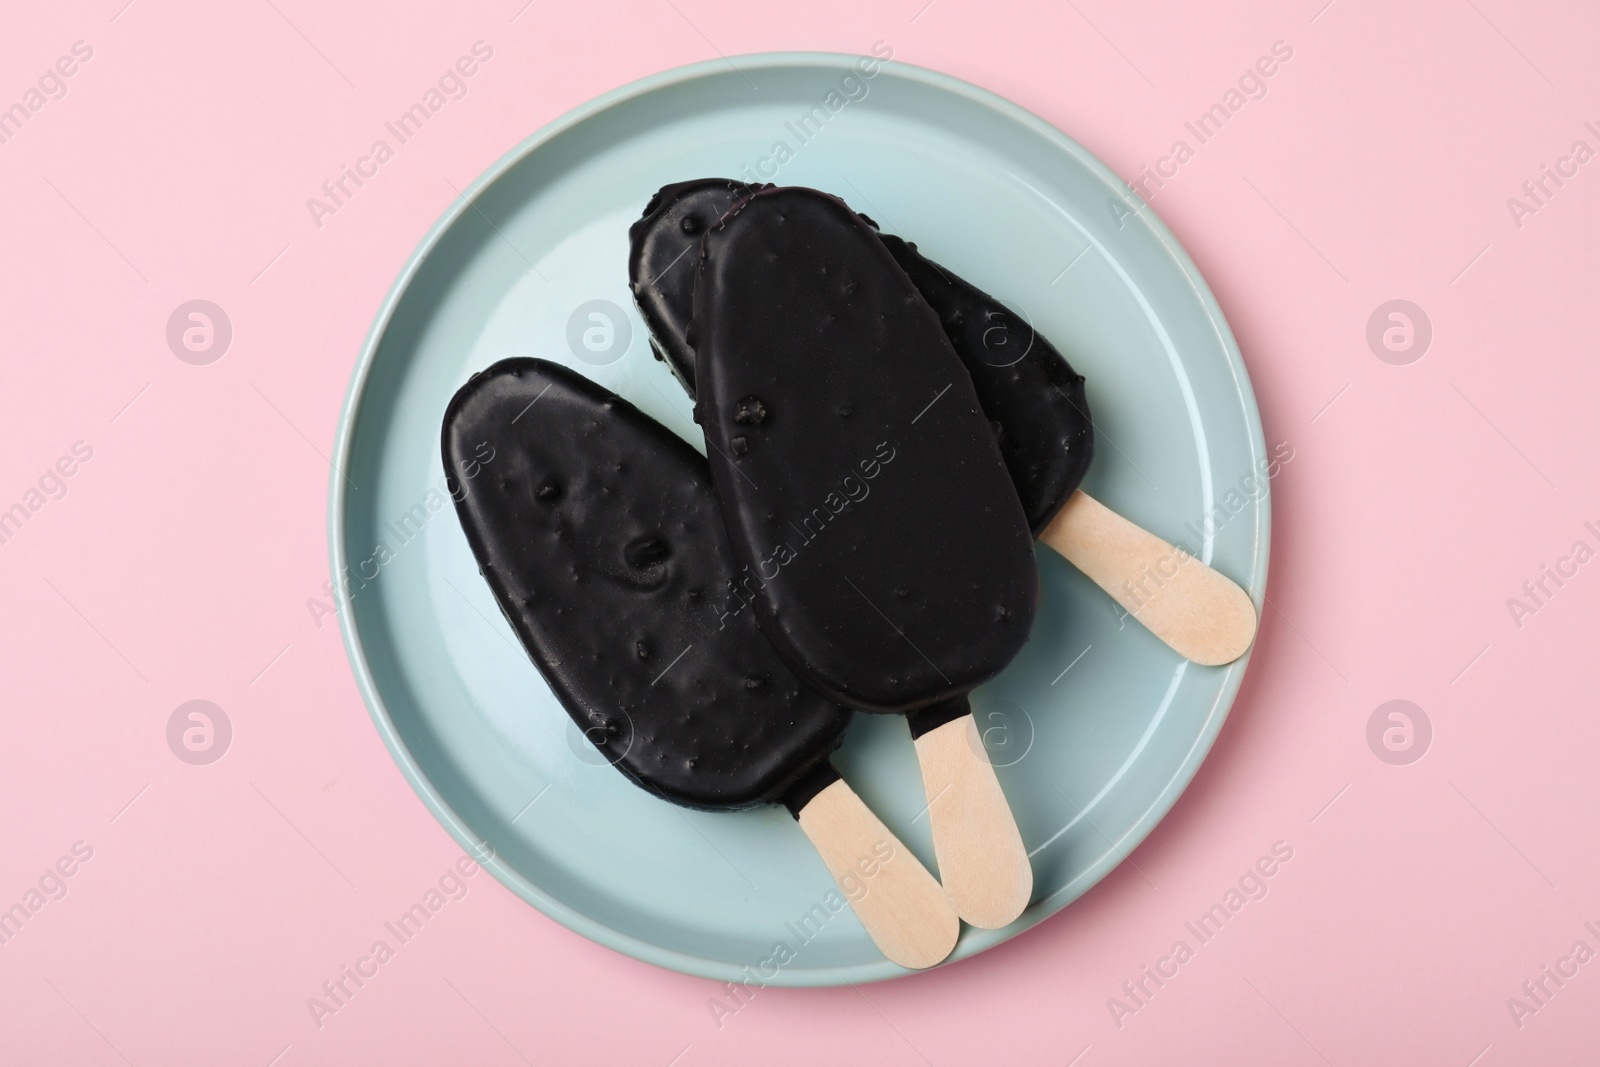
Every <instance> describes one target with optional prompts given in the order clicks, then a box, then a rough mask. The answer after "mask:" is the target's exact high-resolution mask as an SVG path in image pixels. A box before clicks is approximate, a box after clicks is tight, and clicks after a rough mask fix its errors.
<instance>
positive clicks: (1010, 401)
mask: <svg viewBox="0 0 1600 1067" xmlns="http://www.w3.org/2000/svg"><path fill="white" fill-rule="evenodd" d="M748 191H749V187H748V186H745V185H742V184H740V183H738V182H734V181H730V180H728V179H725V178H702V179H697V180H695V181H687V182H679V183H677V184H675V185H668V186H665V187H664V188H662V189H661V190H660V191H659V192H657V193H656V195H655V196H654V197H653V198H652V199H651V201H650V203H649V204H648V205H647V206H646V208H645V212H644V215H643V216H642V217H641V218H640V219H639V221H637V222H635V223H634V224H633V227H632V228H631V229H630V230H629V237H630V238H631V250H630V255H629V259H628V272H629V280H630V282H631V284H632V288H633V294H634V299H635V300H636V301H637V302H638V304H639V309H640V312H641V313H642V314H643V316H644V319H645V322H646V324H647V325H648V326H649V327H650V332H651V334H652V342H651V343H652V347H653V348H654V349H655V352H656V357H657V358H658V359H661V358H665V360H666V363H667V365H668V366H669V367H670V368H672V372H673V374H675V375H676V376H677V378H678V380H679V381H680V382H682V383H683V385H684V388H686V389H687V390H688V391H689V394H690V395H691V396H692V395H694V349H693V348H692V347H691V346H690V345H689V343H688V340H687V335H688V333H689V327H690V321H691V319H692V318H693V314H694V308H693V301H694V266H695V265H694V257H695V255H696V253H697V252H698V249H699V246H700V240H701V237H702V236H703V234H704V232H705V231H706V230H707V229H708V228H710V227H711V226H713V225H715V224H716V222H717V220H718V219H720V218H721V217H722V215H723V214H724V213H726V212H727V210H728V208H729V207H731V206H732V205H733V202H734V201H735V200H736V199H738V197H739V196H741V195H743V194H745V193H747V192H748ZM868 221H870V220H868ZM880 239H881V240H882V241H883V243H884V246H885V247H886V248H887V249H888V250H889V252H890V254H891V255H893V256H894V258H895V261H896V262H897V263H899V264H900V267H901V269H903V270H904V271H905V272H906V274H907V275H908V276H909V277H910V278H911V281H912V284H913V285H915V286H916V287H917V289H918V291H919V292H921V293H922V297H923V299H924V300H926V301H927V302H928V304H929V306H930V307H932V308H933V310H934V312H935V313H936V314H937V315H938V316H939V321H940V325H941V326H943V328H944V331H945V335H946V336H947V337H948V338H949V339H950V342H951V344H952V345H953V346H954V348H955V350H956V354H957V355H958V356H960V357H961V362H962V363H963V364H964V365H965V366H966V368H967V372H968V374H970V375H971V376H972V385H973V389H974V390H975V391H976V392H977V394H978V402H979V404H981V405H982V406H983V411H984V414H985V415H986V416H987V417H988V418H989V421H990V422H991V423H992V424H993V426H994V430H995V437H996V440H997V442H998V443H999V446H1000V454H1001V456H1002V457H1003V458H1004V460H1005V464H1006V471H1007V472H1008V473H1009V474H1010V475H1011V480H1012V483H1013V484H1014V485H1015V486H1016V490H1017V496H1018V497H1019V498H1020V499H1021V501H1022V509H1023V512H1024V513H1025V514H1026V516H1027V519H1028V527H1029V529H1031V530H1032V531H1033V532H1034V534H1035V535H1037V534H1038V533H1040V532H1041V531H1042V530H1043V529H1044V528H1045V527H1046V526H1048V525H1049V524H1050V520H1051V519H1052V518H1054V517H1055V514H1056V512H1057V511H1058V510H1060V508H1061V505H1062V504H1064V503H1066V500H1067V497H1069V496H1071V495H1072V491H1073V490H1074V489H1076V488H1077V487H1078V483H1080V482H1081V481H1082V480H1083V476H1084V473H1085V472H1086V471H1087V470H1088V467H1089V461H1090V460H1091V459H1092V458H1093V455H1094V428H1093V424H1092V421H1091V419H1090V416H1089V405H1088V402H1087V400H1086V399H1085V397H1084V383H1083V376H1082V375H1080V374H1077V373H1076V372H1074V371H1073V369H1072V367H1071V365H1070V364H1068V363H1067V361H1066V359H1065V358H1063V357H1062V355H1061V353H1060V352H1059V351H1057V350H1056V348H1055V346H1054V345H1052V344H1051V343H1050V342H1049V340H1048V339H1046V338H1045V337H1044V336H1042V335H1041V334H1039V333H1037V332H1036V331H1035V330H1034V329H1033V327H1032V325H1031V324H1030V323H1029V322H1027V320H1026V319H1024V318H1022V317H1020V316H1018V315H1016V314H1015V313H1014V312H1012V311H1011V310H1010V309H1008V308H1007V307H1006V306H1005V305H1004V304H1002V303H1000V302H999V301H998V300H996V299H994V298H993V297H991V296H989V295H988V294H987V293H984V292H983V291H982V290H980V289H978V288H977V287H976V286H974V285H972V284H970V283H968V282H967V281H965V280H963V279H962V278H961V277H959V276H958V275H956V274H953V273H952V272H950V271H949V270H947V269H945V268H944V267H941V266H940V265H939V264H937V263H935V262H933V261H932V260H930V259H928V258H927V257H925V256H923V255H921V254H920V253H919V252H918V251H917V247H916V245H914V244H911V243H909V242H907V241H904V240H901V239H900V238H898V237H895V236H893V235H890V234H880Z"/></svg>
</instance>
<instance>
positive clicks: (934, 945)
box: [795, 779, 961, 970]
mask: <svg viewBox="0 0 1600 1067" xmlns="http://www.w3.org/2000/svg"><path fill="white" fill-rule="evenodd" d="M795 818H796V820H797V821H798V822H799V823H800V828H801V829H802V830H804V831H805V834H806V836H807V837H809V838H810V839H811V843H812V844H813V845H815V846H816V849H817V853H818V854H819V855H820V856H821V857H822V861H823V863H825V864H827V867H828V873H830V874H832V875H833V880H834V881H835V882H837V883H838V885H839V889H840V891H841V892H842V893H844V896H845V899H847V900H849V901H850V904H851V906H852V907H853V908H854V909H855V913H856V918H858V919H860V920H861V925H862V926H864V927H865V928H866V931H867V934H868V935H869V936H871V938H872V940H873V943H874V944H876V945H877V946H878V949H879V951H881V952H882V953H883V954H884V956H886V957H887V958H888V959H889V960H891V961H893V962H894V963H898V964H899V965H900V966H902V967H909V968H912V969H914V970H920V969H922V968H924V967H932V966H933V965H934V964H936V963H940V962H942V961H943V960H944V959H945V957H947V956H949V955H950V953H951V951H952V950H953V949H954V948H955V947H956V937H957V936H958V935H959V934H960V933H961V920H960V919H959V918H958V917H957V916H956V911H955V908H954V907H953V906H952V905H951V903H950V898H949V896H948V895H946V893H945V891H944V887H943V886H941V885H940V884H939V883H938V882H937V881H936V880H935V879H934V877H933V875H931V874H929V873H928V869H927V868H926V867H924V866H923V865H922V861H921V860H919V859H917V857H916V856H915V855H914V854H913V853H912V851H911V850H910V849H908V848H906V846H905V845H904V844H903V843H902V842H901V841H900V839H899V838H897V837H896V836H895V835H894V834H893V833H892V832H891V831H890V830H889V828H888V827H887V826H885V825H884V824H883V822H882V820H880V819H879V818H878V817H877V816H876V815H874V814H873V813H872V811H871V809H869V808H868V807H867V806H866V804H865V803H863V802H862V800H861V798H860V797H858V796H856V793H855V790H853V789H851V788H850V786H849V785H848V784H847V783H846V782H845V781H844V780H843V779H841V780H839V781H836V782H834V783H833V784H832V785H829V786H828V787H827V788H825V789H823V790H822V791H821V792H820V793H818V794H817V795H816V796H815V797H813V798H812V799H811V800H810V801H809V802H808V803H807V804H806V805H805V807H803V808H801V809H800V812H799V814H798V815H796V816H795ZM851 887H854V888H853V889H852V888H851Z"/></svg>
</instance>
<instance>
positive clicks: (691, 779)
mask: <svg viewBox="0 0 1600 1067" xmlns="http://www.w3.org/2000/svg"><path fill="white" fill-rule="evenodd" d="M486 450H492V451H488V452H487V455H488V456H489V458H487V459H486V458H485V455H486ZM443 451H444V465H445V470H446V471H447V472H448V473H449V475H450V477H451V487H452V495H453V496H454V497H455V498H456V512H457V515H458V516H459V517H460V519H461V527H462V529H463V530H464V531H465V532H466V535H467V542H468V544H470V545H471V546H472V552H473V555H474V556H475V557H476V558H477V560H478V566H479V568H480V570H481V571H482V572H483V576H484V578H485V580H486V581H488V583H489V587H490V589H492V590H493V591H494V597H495V601H496V602H497V603H498V604H499V605H500V610H501V611H502V612H503V613H504V614H505V616H506V618H507V619H508V620H509V621H510V623H511V625H512V628H513V629H515V630H516V632H517V636H518V637H519V638H521V640H522V645H523V647H524V648H525V649H526V650H527V652H528V655H529V656H530V657H531V658H532V660H533V662H534V664H535V665H536V666H537V667H538V668H539V671H540V673H541V674H543V675H544V677H545V680H546V681H548V682H549V683H550V688H551V689H552V690H553V691H554V693H555V695H556V697H557V699H559V700H560V701H561V703H562V705H563V706H564V707H565V708H566V709H567V712H568V713H569V714H570V715H571V716H572V719H573V721H574V722H576V723H577V724H578V727H579V729H581V730H583V731H584V732H585V734H586V736H587V737H589V739H590V740H591V741H594V742H596V744H597V747H598V748H599V749H600V750H601V752H603V753H604V754H605V756H606V758H607V759H608V760H610V761H611V762H612V763H614V764H615V765H616V767H617V769H618V770H620V771H622V773H624V774H626V775H627V776H628V777H629V778H631V779H632V780H633V781H634V782H636V783H637V784H639V785H640V786H643V787H644V788H645V789H648V790H650V791H651V792H653V793H656V794H658V795H660V796H662V797H665V798H666V799H668V800H671V801H674V802H676V803H678V804H684V805H687V806H690V807H696V808H706V809H730V808H743V807H750V806H752V805H756V804H761V803H768V802H773V801H776V800H778V799H780V798H783V796H784V794H785V793H786V792H787V791H788V790H790V789H791V787H793V786H795V785H796V783H798V782H801V781H802V779H805V778H807V777H808V776H811V777H815V776H816V775H822V776H824V777H826V776H828V775H831V774H832V771H831V768H827V767H822V766H819V765H820V764H822V763H825V762H826V758H827V755H828V753H829V752H831V751H832V750H833V748H834V747H835V746H836V745H837V744H838V742H839V739H840V735H841V734H842V732H843V730H844V727H845V724H846V722H847V721H848V719H849V712H848V711H846V710H845V709H844V708H841V707H840V706H839V705H838V704H836V703H833V702H831V701H829V700H827V699H825V698H823V697H821V696H818V695H817V694H815V693H814V692H813V691H812V690H810V689H808V688H806V687H804V686H802V685H801V684H800V682H799V680H798V679H797V678H795V676H794V674H793V673H792V672H791V671H790V670H789V669H788V668H787V667H785V666H784V664H783V663H782V662H781V661H780V660H779V659H778V658H777V656H776V655H774V653H773V651H772V648H771V647H770V646H769V645H768V644H767V642H766V640H765V639H764V638H763V637H762V636H761V633H760V632H759V631H758V630H757V629H756V626H755V620H754V616H753V614H752V613H751V612H749V611H743V610H736V609H738V608H740V607H742V603H743V602H742V601H741V600H739V599H738V598H737V597H736V596H735V595H734V594H733V592H732V588H733V585H734V579H735V578H736V577H737V576H738V575H737V568H736V566H735V565H734V564H733V563H732V562H731V561H732V559H733V556H732V555H731V553H730V552H729V550H728V546H727V541H726V537H725V535H724V533H723V526H722V516H721V514H720V512H719V510H718V507H717V502H716V499H715V498H714V496H713V495H712V492H711V481H710V477H709V474H708V472H707V470H706V463H705V460H704V459H703V458H701V456H700V455H699V453H697V452H696V451H695V450H694V449H693V448H691V447H690V446H689V445H688V444H687V443H686V442H684V441H683V440H682V439H681V438H679V437H678V436H677V435H675V434H673V433H671V432H670V431H668V430H667V429H665V428H664V427H662V426H661V425H659V424H658V423H656V422H655V421H654V420H652V419H651V418H650V417H649V416H647V415H645V414H644V413H642V412H641V411H639V409H638V408H636V407H634V406H633V405H632V404H629V403H628V402H627V401H625V400H623V399H622V398H620V397H618V396H616V395H615V394H614V393H611V392H608V391H607V390H605V389H603V388H601V387H600V386H598V385H596V384H594V383H593V382H591V381H589V380H588V379H587V378H584V377H582V376H580V375H578V374H575V373H573V372H572V371H570V370H567V369H565V368H563V367H560V366H557V365H556V364H553V363H548V362H545V361H544V360H538V359H510V360H506V361H504V362H501V363H496V364H495V365H494V366H492V367H490V368H489V369H488V370H485V371H483V372H481V373H479V374H476V375H474V376H473V377H472V378H471V379H470V380H469V381H468V382H467V383H466V385H464V386H462V387H461V389H460V390H459V391H458V392H457V393H456V395H455V397H454V399H452V400H451V401H450V406H449V408H448V410H447V411H446V412H445V418H444V427H443ZM468 472H473V473H472V475H471V476H469V474H468Z"/></svg>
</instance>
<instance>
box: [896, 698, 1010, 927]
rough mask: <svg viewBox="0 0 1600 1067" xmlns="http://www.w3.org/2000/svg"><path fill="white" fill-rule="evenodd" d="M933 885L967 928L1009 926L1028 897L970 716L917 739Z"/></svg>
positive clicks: (1002, 801)
mask: <svg viewBox="0 0 1600 1067" xmlns="http://www.w3.org/2000/svg"><path fill="white" fill-rule="evenodd" d="M916 745H917V759H918V761H919V762H920V763H921V764H922V785H923V788H924V789H925V790H926V791H927V794H928V821H929V825H930V826H931V827H932V829H933V851H934V855H935V856H936V857H937V858H938V860H939V878H940V880H941V881H942V882H943V883H944V888H945V892H947V893H949V894H950V900H951V903H953V904H954V905H955V909H956V914H957V915H959V916H961V917H962V918H963V919H965V920H966V921H967V922H969V923H971V924H972V925H973V926H977V927H980V928H982V929H984V930H996V929H999V928H1000V927H1002V926H1007V925H1009V924H1010V923H1011V922H1012V921H1013V920H1014V919H1016V917H1017V916H1019V915H1021V914H1022V909H1024V908H1026V907H1027V906H1028V901H1029V900H1030V899H1031V898H1032V896H1033V867H1032V865H1031V864H1030V863H1029V862H1028V850H1027V849H1026V848H1024V847H1023V845H1022V834H1021V833H1019V832H1018V830H1017V822H1016V819H1015V818H1013V817H1012V814H1011V806H1010V805H1009V804H1007V803H1006V796H1005V793H1004V792H1002V791H1001V789H1000V780H999V779H998V778H996V777H995V774H994V765H993V764H991V763H990V762H989V754H988V752H987V751H986V750H985V749H984V747H983V738H981V737H980V736H979V735H978V724H977V723H976V722H975V721H974V720H973V718H972V715H971V713H970V712H969V713H968V714H966V715H962V716H961V717H960V718H957V719H952V720H951V721H950V722H947V723H945V724H944V725H943V726H940V727H937V728H935V729H933V730H929V731H928V732H927V733H925V734H923V735H922V736H920V737H918V738H917V740H916Z"/></svg>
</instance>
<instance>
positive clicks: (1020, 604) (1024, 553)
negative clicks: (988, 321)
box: [694, 187, 1039, 711]
mask: <svg viewBox="0 0 1600 1067" xmlns="http://www.w3.org/2000/svg"><path fill="white" fill-rule="evenodd" d="M694 322H695V328H696V331H697V333H698V337H697V340H696V345H695V382H696V385H697V392H698V396H697V399H696V413H697V416H698V419H699V422H700V425H701V428H702V430H703V431H704V432H705V436H706V443H707V446H708V448H707V452H708V455H709V458H710V465H711V473H712V481H713V484H714V485H715V487H716V490H717V496H718V498H719V499H720V501H721V503H722V515H723V520H724V523H725V524H726V526H727V530H728V540H729V543H730V544H731V546H732V548H733V552H734V556H735V557H736V558H737V559H738V560H739V561H740V562H741V563H742V564H743V565H744V566H746V567H748V568H749V570H750V572H751V573H752V575H754V576H755V577H756V580H757V581H758V582H759V583H760V585H759V589H758V591H757V595H755V596H754V597H753V603H754V605H755V610H756V613H757V615H758V617H759V618H760V620H761V628H762V631H763V633H765V634H766V636H767V639H768V640H769V641H770V642H772V645H773V647H774V648H776V649H777V651H778V653H779V655H781V656H782V657H783V659H784V660H785V661H786V662H788V663H789V665H790V666H791V667H793V668H794V670H795V672H796V673H798V674H799V675H800V676H801V677H802V678H803V679H805V680H806V681H808V682H810V683H811V684H812V685H814V686H815V687H816V688H817V689H818V690H820V691H821V692H822V693H824V694H826V695H828V696H830V697H833V698H835V699H837V700H839V701H841V702H843V703H847V704H850V705H852V706H855V707H859V708H862V709H865V710H869V711H914V710H916V709H918V708H921V707H924V706H926V705H928V704H932V703H935V702H938V701H943V700H948V699H951V698H954V697H959V696H960V695H962V694H964V693H965V692H967V691H968V690H970V689H971V688H972V687H973V686H975V685H978V684H979V683H981V682H984V681H986V680H988V679H989V678H992V677H993V676H994V675H995V674H997V673H999V671H1000V670H1001V669H1002V668H1004V667H1005V665H1006V664H1007V663H1009V662H1010V661H1011V659H1012V657H1013V656H1015V655H1016V653H1017V652H1018V651H1019V650H1020V649H1021V648H1022V645H1023V643H1024V642H1026V640H1027V637H1028V630H1029V628H1030V627H1031V625H1032V623H1033V614H1034V608H1035V604H1036V602H1037V599H1038V585H1039V582H1038V568H1037V566H1036V564H1035V561H1034V557H1033V538H1032V536H1031V534H1030V533H1029V530H1028V524H1027V521H1026V519H1025V518H1024V515H1023V513H1022V508H1021V506H1020V504H1019V503H1018V501H1017V495H1016V493H1015V492H1014V491H1013V489H1012V487H1011V483H1010V480H1009V479H1008V478H1007V476H1006V470H1005V465H1004V463H1003V461H1002V459H1001V456H1000V452H999V449H998V448H997V447H996V445H995V440H994V434H993V431H992V429H991V428H990V426H989V422H988V420H987V419H986V418H985V417H984V414H983V412H982V410H981V409H980V408H979V406H978V400H977V396H976V394H975V393H974V391H973V386H972V379H971V378H970V377H969V376H968V375H967V373H966V372H965V370H964V369H963V368H962V365H961V362H960V360H959V359H958V358H957V357H956V354H955V352H954V350H953V349H952V348H951V347H950V342H949V340H948V339H947V338H946V337H945V335H944V331H943V329H942V328H941V327H940V325H939V320H938V317H937V316H936V315H934V314H933V312H932V311H931V310H930V309H929V307H928V305H927V304H926V303H925V302H924V301H923V299H922V297H921V295H920V294H918V292H917V290H916V288H915V287H914V286H913V285H912V284H911V282H910V280H909V279H908V278H907V277H906V274H905V271H903V270H901V269H900V267H899V266H898V265H896V263H895V261H894V259H893V258H892V257H891V256H890V255H889V253H888V251H887V250H885V248H884V246H883V243H882V242H881V241H879V240H878V237H877V234H876V233H875V232H874V230H873V229H872V227H871V226H870V225H868V224H867V223H866V222H864V221H862V220H861V218H860V217H858V216H857V215H856V214H855V213H854V212H852V211H851V210H850V209H849V208H848V207H847V206H845V204H844V202H843V201H841V200H839V199H838V198H836V197H833V196H829V195H827V194H826V193H820V192H817V191H815V190H811V189H803V188H798V187H788V188H772V189H766V190H763V191H760V192H756V193H754V194H753V195H751V196H750V197H749V198H748V199H744V200H741V201H739V202H738V203H736V204H735V206H734V208H733V209H732V210H730V212H729V213H728V214H727V215H726V216H724V218H723V220H722V221H721V223H719V224H718V225H717V226H716V227H715V228H713V229H711V230H709V231H707V233H706V235H705V238H704V240H703V241H702V244H701V257H700V265H699V274H698V278H697V281H696V286H695V310H694Z"/></svg>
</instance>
